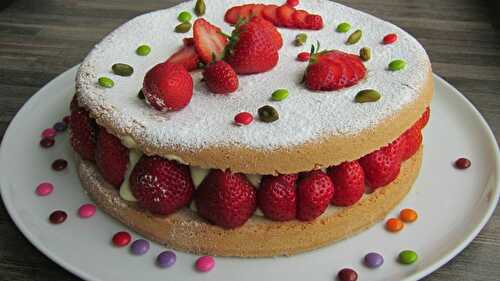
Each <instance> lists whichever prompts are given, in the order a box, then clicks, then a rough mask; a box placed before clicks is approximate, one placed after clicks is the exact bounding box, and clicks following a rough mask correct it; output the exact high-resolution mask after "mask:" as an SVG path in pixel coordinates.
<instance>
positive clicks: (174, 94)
mask: <svg viewBox="0 0 500 281" xmlns="http://www.w3.org/2000/svg"><path fill="white" fill-rule="evenodd" d="M142 92H143V93H144V96H145V97H146V100H147V102H148V103H149V104H150V105H151V106H152V107H154V108H155V109H157V110H160V111H177V110H181V109H182V108H184V107H186V106H187V105H188V104H189V102H190V101H191V97H192V96H193V78H191V75H189V72H188V71H187V70H186V68H184V67H183V66H182V65H178V64H173V63H168V62H164V63H160V64H157V65H156V66H154V67H153V68H152V69H150V70H149V71H148V73H146V76H145V77H144V83H143V86H142Z"/></svg>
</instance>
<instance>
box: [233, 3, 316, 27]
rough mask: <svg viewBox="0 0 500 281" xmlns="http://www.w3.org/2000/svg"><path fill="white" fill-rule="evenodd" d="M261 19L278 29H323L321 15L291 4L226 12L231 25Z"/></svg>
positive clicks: (235, 9) (258, 5)
mask: <svg viewBox="0 0 500 281" xmlns="http://www.w3.org/2000/svg"><path fill="white" fill-rule="evenodd" d="M250 17H261V18H264V19H266V20H268V21H269V22H271V23H272V24H274V25H275V26H277V27H287V28H296V29H311V30H319V29H322V28H323V25H324V24H323V18H322V17H321V16H320V15H313V14H309V13H308V12H307V11H304V10H296V9H295V8H294V7H292V6H291V5H290V4H288V3H286V4H283V5H281V6H277V5H272V4H271V5H266V4H246V5H241V6H235V7H232V8H230V9H229V10H227V11H226V14H225V15H224V20H225V21H226V22H227V23H229V24H237V23H238V21H240V20H242V19H247V18H250Z"/></svg>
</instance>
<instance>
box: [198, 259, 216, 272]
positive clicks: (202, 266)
mask: <svg viewBox="0 0 500 281" xmlns="http://www.w3.org/2000/svg"><path fill="white" fill-rule="evenodd" d="M214 266H215V260H214V258H212V257H211V256H203V257H200V258H198V259H197V260H196V269H197V270H198V271H200V272H208V271H210V270H212V269H213V268H214Z"/></svg>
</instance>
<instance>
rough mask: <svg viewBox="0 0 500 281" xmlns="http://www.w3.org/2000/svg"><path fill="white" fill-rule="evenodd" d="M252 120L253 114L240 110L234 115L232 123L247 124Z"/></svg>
mask: <svg viewBox="0 0 500 281" xmlns="http://www.w3.org/2000/svg"><path fill="white" fill-rule="evenodd" d="M252 121H253V116H252V114H251V113H249V112H240V113H238V114H236V116H234V123H236V125H240V126H241V125H248V124H250V123H252Z"/></svg>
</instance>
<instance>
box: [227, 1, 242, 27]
mask: <svg viewBox="0 0 500 281" xmlns="http://www.w3.org/2000/svg"><path fill="white" fill-rule="evenodd" d="M240 10H241V6H234V7H232V8H230V9H229V10H227V11H226V14H225V15H224V21H226V22H227V23H229V24H231V25H233V24H236V23H237V22H238V17H239V14H240Z"/></svg>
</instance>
